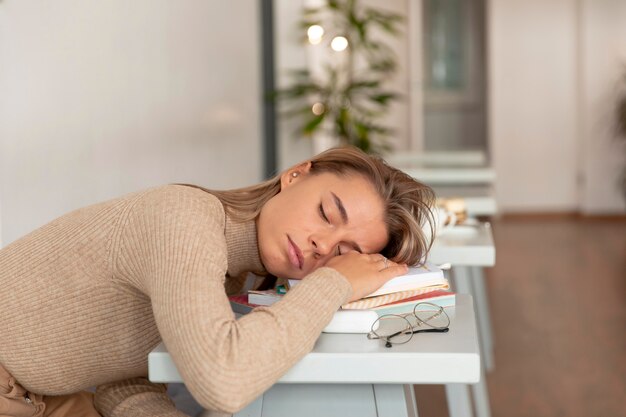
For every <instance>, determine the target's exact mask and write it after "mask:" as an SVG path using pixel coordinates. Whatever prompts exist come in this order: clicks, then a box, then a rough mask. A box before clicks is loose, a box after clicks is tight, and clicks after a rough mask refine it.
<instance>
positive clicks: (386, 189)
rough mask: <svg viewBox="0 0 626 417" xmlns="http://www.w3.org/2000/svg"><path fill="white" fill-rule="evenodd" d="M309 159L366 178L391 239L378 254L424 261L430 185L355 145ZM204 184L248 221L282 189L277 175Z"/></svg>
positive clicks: (317, 169)
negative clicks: (239, 184)
mask: <svg viewBox="0 0 626 417" xmlns="http://www.w3.org/2000/svg"><path fill="white" fill-rule="evenodd" d="M310 162H311V170H310V172H309V174H313V175H315V174H321V173H324V172H330V173H333V174H336V175H338V176H347V175H351V174H357V175H361V176H362V177H364V178H365V179H367V180H368V181H369V182H370V183H371V184H372V185H373V187H374V189H375V190H376V193H377V194H378V195H379V196H380V198H381V199H382V201H383V205H384V207H385V219H386V223H387V230H388V234H389V236H388V238H389V241H388V243H387V245H386V246H385V248H384V249H383V250H382V252H381V253H382V254H383V255H384V256H386V257H387V258H389V259H391V260H393V261H395V262H402V263H407V264H409V265H415V264H418V263H422V262H423V261H424V259H425V257H426V255H427V253H428V251H429V250H430V247H431V245H432V241H433V238H434V235H433V232H432V231H433V230H434V219H433V213H432V211H431V207H433V205H434V203H435V194H434V193H433V191H432V189H431V188H430V187H428V186H427V185H424V184H422V183H420V182H419V181H416V180H415V179H413V178H411V177H410V176H409V175H407V174H405V173H404V172H402V171H400V170H398V169H396V168H394V167H391V166H389V165H388V164H387V163H386V162H385V161H384V160H383V159H381V158H379V157H377V156H373V155H368V154H366V153H364V152H363V151H361V150H359V149H357V148H355V147H338V148H332V149H329V150H327V151H325V152H322V153H320V154H319V155H317V156H315V157H313V158H312V159H310ZM198 188H202V187H198ZM202 189H204V190H205V191H207V192H210V193H211V194H213V195H215V196H216V197H217V198H219V199H220V201H221V202H222V204H223V205H224V209H225V210H226V211H227V212H228V213H229V215H231V216H232V217H233V218H234V219H236V220H240V221H246V220H252V219H255V218H256V217H257V216H258V215H259V213H260V212H261V209H262V208H263V206H264V205H265V203H266V202H267V201H268V200H269V199H271V198H272V197H274V196H275V195H276V194H278V193H279V192H280V174H279V175H276V176H275V177H273V178H272V179H270V180H267V181H265V182H262V183H260V184H257V185H253V186H250V187H245V188H240V189H236V190H228V191H216V190H208V189H205V188H202ZM428 226H430V227H428ZM424 230H430V231H431V232H430V233H429V234H430V236H426V232H425V231H424Z"/></svg>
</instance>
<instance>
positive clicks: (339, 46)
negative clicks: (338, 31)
mask: <svg viewBox="0 0 626 417" xmlns="http://www.w3.org/2000/svg"><path fill="white" fill-rule="evenodd" d="M330 47H331V48H333V51H335V52H341V51H343V50H345V49H346V48H347V47H348V40H347V39H346V38H344V37H343V36H335V37H334V38H333V40H332V41H331V42H330Z"/></svg>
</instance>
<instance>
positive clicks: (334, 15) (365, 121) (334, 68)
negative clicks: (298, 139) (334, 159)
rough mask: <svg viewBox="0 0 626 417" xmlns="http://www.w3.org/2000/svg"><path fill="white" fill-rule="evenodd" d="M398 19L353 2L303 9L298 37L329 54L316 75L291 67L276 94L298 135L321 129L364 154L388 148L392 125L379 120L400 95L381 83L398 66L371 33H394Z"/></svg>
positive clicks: (339, 0) (336, 0)
mask: <svg viewBox="0 0 626 417" xmlns="http://www.w3.org/2000/svg"><path fill="white" fill-rule="evenodd" d="M402 19H403V18H402V17H401V16H400V15H398V14H394V13H389V12H383V11H381V10H377V9H374V8H371V7H365V6H361V5H360V4H359V2H358V1H357V0H328V1H327V2H326V4H325V5H323V6H320V7H316V8H305V9H304V11H303V17H302V20H301V21H300V28H301V29H302V31H303V33H304V34H305V35H304V36H303V40H304V41H305V42H309V43H311V44H313V45H314V46H313V47H316V48H328V52H329V54H328V59H327V60H326V62H324V63H323V67H322V68H323V70H322V71H321V74H320V73H318V74H316V75H313V74H312V72H311V71H310V70H308V69H302V70H298V71H294V72H293V73H292V77H293V80H292V84H291V85H290V86H289V87H287V88H285V89H284V90H281V91H278V92H277V93H276V96H277V97H278V99H281V100H284V101H286V102H288V104H289V108H290V109H291V110H289V111H288V112H286V113H284V114H285V115H286V116H287V117H297V118H299V120H301V124H300V127H299V129H298V133H300V134H303V135H304V136H312V135H314V134H315V133H316V132H322V131H325V133H326V134H330V135H332V137H335V138H337V139H338V140H339V142H340V143H343V144H350V145H354V146H357V147H359V148H361V149H363V150H364V151H366V152H372V153H381V152H384V151H385V150H387V149H389V145H388V143H387V139H388V136H389V134H390V133H391V129H389V128H388V127H386V126H384V125H382V124H381V123H380V118H381V117H382V116H383V115H384V114H385V113H386V112H387V111H388V109H389V105H390V103H391V102H392V101H393V100H396V99H398V97H399V95H398V94H396V93H394V92H392V91H388V90H387V89H385V86H384V83H385V81H386V80H388V79H389V78H390V77H392V76H393V74H394V73H395V71H396V66H397V64H396V58H395V55H394V53H393V51H392V50H391V48H390V47H389V46H388V45H386V44H385V43H384V42H383V41H382V40H381V39H380V36H378V37H377V36H376V33H378V34H379V35H380V34H381V33H384V32H386V33H388V34H391V35H394V36H395V35H397V34H398V33H399V32H398V26H399V24H400V22H402ZM377 31H378V32H377Z"/></svg>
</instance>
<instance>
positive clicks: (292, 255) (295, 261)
mask: <svg viewBox="0 0 626 417" xmlns="http://www.w3.org/2000/svg"><path fill="white" fill-rule="evenodd" d="M287 240H288V241H289V245H288V247H287V255H288V257H289V262H291V265H293V266H294V267H295V268H298V269H300V270H301V269H302V266H303V265H304V256H303V255H302V251H301V250H300V248H299V247H298V245H296V244H295V243H294V242H293V240H291V238H290V237H289V235H287Z"/></svg>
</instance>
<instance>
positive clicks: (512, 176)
mask: <svg viewBox="0 0 626 417" xmlns="http://www.w3.org/2000/svg"><path fill="white" fill-rule="evenodd" d="M488 22H489V23H488V28H487V31H488V34H489V35H488V46H487V50H488V72H489V76H490V79H489V87H488V94H489V99H488V105H489V111H488V118H489V133H490V148H491V155H492V160H493V164H494V168H495V170H496V172H497V176H498V180H497V184H496V194H497V200H498V204H499V206H500V208H501V209H502V210H503V211H519V210H521V211H527V210H530V211H532V210H554V211H559V210H572V209H575V208H576V207H577V205H578V194H577V183H576V181H577V180H576V173H577V157H578V153H577V152H578V151H577V130H576V117H577V99H578V96H577V78H576V76H577V69H576V63H577V55H576V54H577V45H576V39H577V36H576V0H551V1H542V0H532V1H528V0H491V1H490V2H489V6H488Z"/></svg>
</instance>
